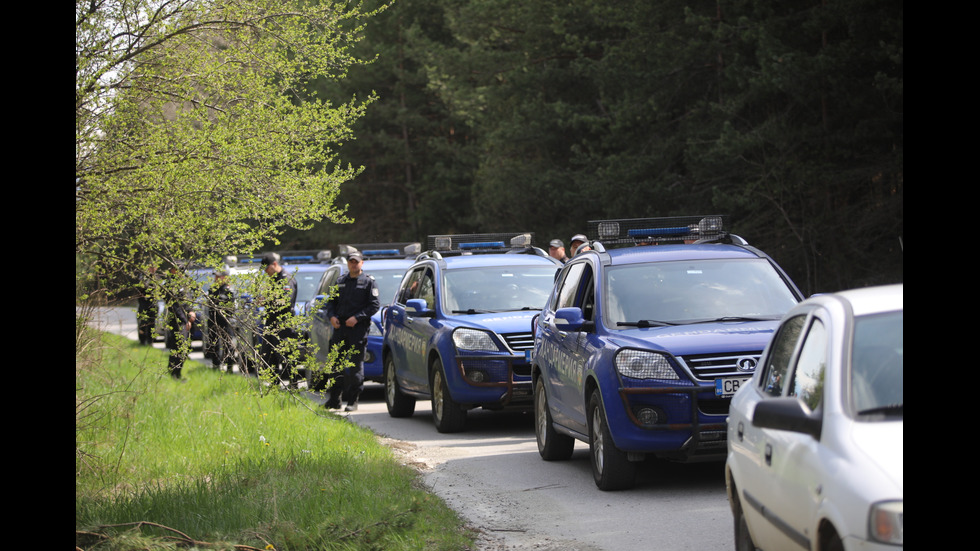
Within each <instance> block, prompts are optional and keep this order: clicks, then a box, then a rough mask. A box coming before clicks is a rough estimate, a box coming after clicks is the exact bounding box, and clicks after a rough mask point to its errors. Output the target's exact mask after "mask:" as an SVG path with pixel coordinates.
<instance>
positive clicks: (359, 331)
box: [326, 251, 381, 411]
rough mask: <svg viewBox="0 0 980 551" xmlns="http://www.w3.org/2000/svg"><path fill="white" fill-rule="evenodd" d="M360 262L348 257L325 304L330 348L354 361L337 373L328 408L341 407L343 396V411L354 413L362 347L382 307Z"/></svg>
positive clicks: (356, 254)
mask: <svg viewBox="0 0 980 551" xmlns="http://www.w3.org/2000/svg"><path fill="white" fill-rule="evenodd" d="M363 261H364V257H363V256H362V255H361V253H360V252H357V251H355V252H352V253H351V254H350V255H349V256H348V257H347V273H346V274H344V275H342V276H340V278H339V279H338V280H337V294H336V295H334V296H332V297H330V300H328V301H327V304H326V310H327V317H328V318H329V319H330V324H331V325H332V326H333V336H331V337H330V349H331V350H333V349H334V347H335V346H340V347H341V348H340V351H341V354H342V355H343V356H342V357H346V355H347V354H348V353H349V354H350V356H349V359H350V361H351V362H353V366H351V367H348V368H345V369H344V371H343V373H340V374H338V376H337V379H336V380H335V381H334V385H333V386H332V387H330V399H329V400H327V403H326V407H328V408H330V409H337V408H339V407H340V399H341V397H342V395H341V393H343V396H344V397H346V400H347V407H346V408H345V411H357V399H358V398H359V397H360V395H361V388H362V387H363V386H364V347H365V346H366V345H367V333H368V329H369V328H370V327H371V316H372V315H374V313H375V312H377V311H378V309H380V308H381V300H380V299H379V298H378V285H377V283H375V281H374V278H373V277H371V276H369V275H367V274H365V273H364V271H363Z"/></svg>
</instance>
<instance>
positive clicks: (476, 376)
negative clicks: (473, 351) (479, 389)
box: [466, 371, 487, 383]
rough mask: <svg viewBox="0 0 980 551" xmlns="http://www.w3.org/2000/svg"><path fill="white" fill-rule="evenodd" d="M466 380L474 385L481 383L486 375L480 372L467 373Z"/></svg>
mask: <svg viewBox="0 0 980 551" xmlns="http://www.w3.org/2000/svg"><path fill="white" fill-rule="evenodd" d="M466 378H467V379H469V380H470V381H471V382H474V383H482V382H483V381H485V380H486V379H487V375H486V374H485V373H484V372H482V371H467V372H466Z"/></svg>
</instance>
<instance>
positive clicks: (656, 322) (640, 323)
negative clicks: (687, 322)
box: [616, 320, 679, 328]
mask: <svg viewBox="0 0 980 551" xmlns="http://www.w3.org/2000/svg"><path fill="white" fill-rule="evenodd" d="M616 325H620V326H625V327H640V328H643V327H664V326H667V325H679V324H677V323H671V322H669V321H659V320H639V321H617V322H616Z"/></svg>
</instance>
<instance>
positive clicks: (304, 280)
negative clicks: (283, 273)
mask: <svg viewBox="0 0 980 551" xmlns="http://www.w3.org/2000/svg"><path fill="white" fill-rule="evenodd" d="M325 271H326V270H325V269H324V270H317V271H312V272H299V271H297V272H296V274H295V276H294V277H295V278H296V302H309V301H310V300H312V299H313V296H314V295H315V294H316V292H317V290H318V289H319V288H320V280H321V279H323V272H325Z"/></svg>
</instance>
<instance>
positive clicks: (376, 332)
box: [368, 320, 383, 337]
mask: <svg viewBox="0 0 980 551" xmlns="http://www.w3.org/2000/svg"><path fill="white" fill-rule="evenodd" d="M368 336H369V337H381V336H383V335H382V333H381V328H380V327H378V324H377V323H374V320H371V327H370V328H369V329H368Z"/></svg>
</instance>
